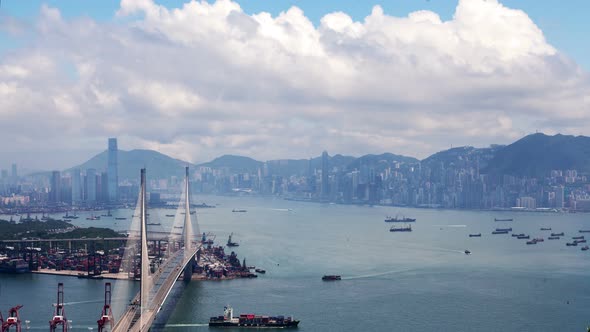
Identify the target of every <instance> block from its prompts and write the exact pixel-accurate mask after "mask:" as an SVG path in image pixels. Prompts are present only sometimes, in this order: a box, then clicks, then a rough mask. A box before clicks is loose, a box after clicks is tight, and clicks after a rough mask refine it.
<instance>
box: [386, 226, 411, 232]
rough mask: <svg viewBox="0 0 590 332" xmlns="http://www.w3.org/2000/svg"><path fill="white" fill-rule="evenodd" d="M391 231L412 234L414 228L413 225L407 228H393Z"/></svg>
mask: <svg viewBox="0 0 590 332" xmlns="http://www.w3.org/2000/svg"><path fill="white" fill-rule="evenodd" d="M389 231H390V232H411V231H412V226H411V225H406V226H402V227H396V226H391V228H390V229H389Z"/></svg>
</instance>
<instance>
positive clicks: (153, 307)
mask: <svg viewBox="0 0 590 332" xmlns="http://www.w3.org/2000/svg"><path fill="white" fill-rule="evenodd" d="M183 196H184V204H183V205H184V222H183V226H182V228H183V232H182V240H181V247H180V249H179V250H177V251H175V252H173V253H169V256H168V257H167V259H166V260H165V261H164V262H163V263H162V264H161V265H160V266H159V267H158V268H157V269H156V270H155V272H154V273H153V274H151V275H150V261H149V257H148V244H147V228H146V227H147V222H146V220H147V218H146V216H147V214H146V180H145V169H142V170H141V190H140V197H139V200H138V209H139V222H140V224H139V239H140V247H141V251H140V256H141V285H140V291H139V293H138V294H137V295H136V296H135V297H134V298H133V300H132V301H131V303H130V305H129V307H128V308H127V310H126V311H125V313H124V314H123V315H122V316H121V317H120V318H119V319H118V320H117V323H116V324H115V326H114V328H113V331H114V332H123V331H125V332H127V331H148V330H149V329H150V327H151V325H152V323H153V322H154V320H155V319H156V316H157V314H158V312H159V311H160V309H161V308H162V306H163V305H164V303H165V302H166V299H167V297H168V295H169V294H170V291H171V290H172V287H173V286H174V283H175V282H176V281H177V280H178V278H179V277H180V276H181V275H183V276H184V277H183V279H184V280H190V278H191V276H192V271H193V264H194V261H195V255H196V253H197V251H198V250H199V248H200V244H199V243H198V242H196V241H194V240H193V239H194V234H193V230H192V223H191V213H190V198H189V174H188V167H187V168H186V178H185V188H184V195H183ZM179 208H180V205H179ZM168 249H170V248H168ZM168 252H170V250H168Z"/></svg>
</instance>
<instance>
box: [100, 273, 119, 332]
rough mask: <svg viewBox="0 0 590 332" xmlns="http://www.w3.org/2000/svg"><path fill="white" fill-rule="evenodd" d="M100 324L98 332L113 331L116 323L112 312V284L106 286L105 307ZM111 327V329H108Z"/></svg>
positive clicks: (108, 283)
mask: <svg viewBox="0 0 590 332" xmlns="http://www.w3.org/2000/svg"><path fill="white" fill-rule="evenodd" d="M97 323H98V332H104V331H112V330H113V326H114V325H115V321H114V319H113V312H112V311H111V283H110V282H107V283H106V284H105V285H104V306H103V307H102V313H101V315H100V319H99V320H98V321H97ZM108 326H110V327H108Z"/></svg>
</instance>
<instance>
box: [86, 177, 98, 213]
mask: <svg viewBox="0 0 590 332" xmlns="http://www.w3.org/2000/svg"><path fill="white" fill-rule="evenodd" d="M86 202H87V203H89V204H93V203H96V170H95V169H94V168H89V169H87V170H86Z"/></svg>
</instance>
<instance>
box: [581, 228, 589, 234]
mask: <svg viewBox="0 0 590 332" xmlns="http://www.w3.org/2000/svg"><path fill="white" fill-rule="evenodd" d="M578 232H580V233H590V229H580V230H579V231H578Z"/></svg>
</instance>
